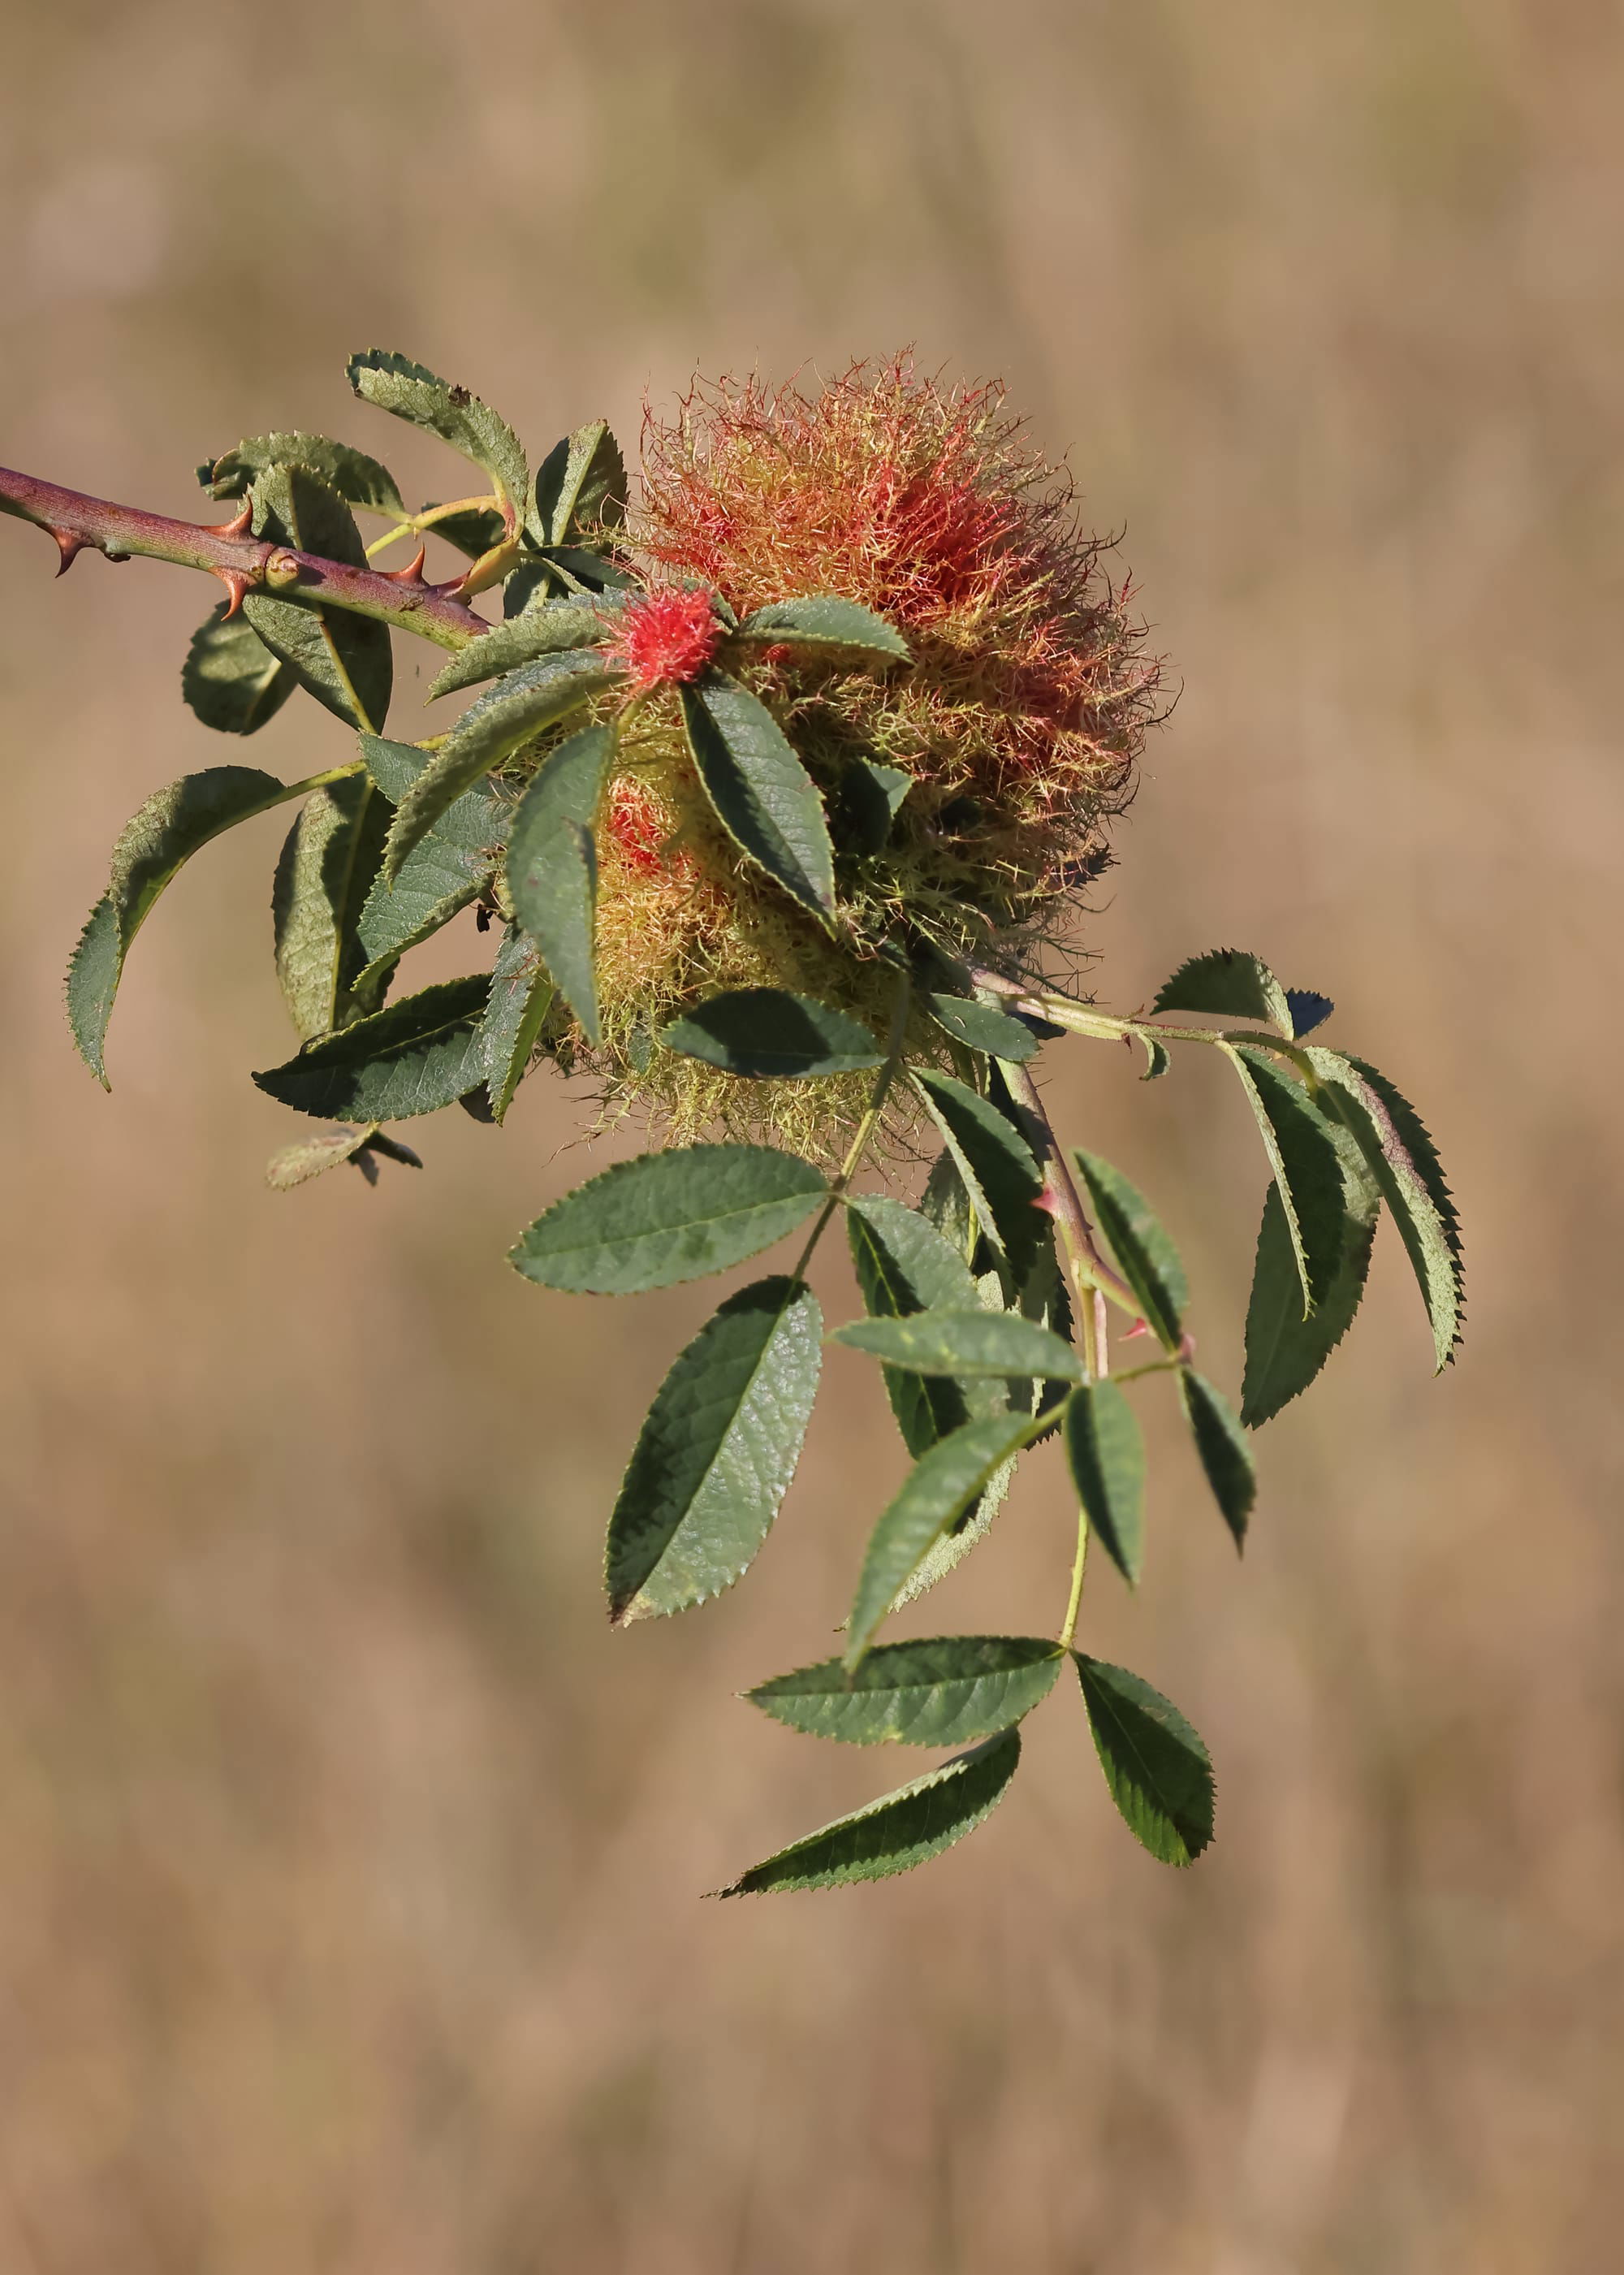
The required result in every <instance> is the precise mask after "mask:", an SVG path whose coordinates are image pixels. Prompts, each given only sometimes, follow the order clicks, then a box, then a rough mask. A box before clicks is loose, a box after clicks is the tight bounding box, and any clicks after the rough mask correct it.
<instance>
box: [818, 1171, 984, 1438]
mask: <svg viewBox="0 0 1624 2275" xmlns="http://www.w3.org/2000/svg"><path fill="white" fill-rule="evenodd" d="M846 1236H847V1239H848V1241H849V1243H850V1248H851V1260H852V1263H853V1264H854V1266H856V1268H857V1287H858V1289H859V1290H860V1292H861V1294H862V1297H863V1306H864V1309H865V1311H867V1312H868V1313H869V1314H870V1315H871V1317H872V1318H875V1319H903V1318H906V1317H907V1316H908V1315H909V1314H910V1312H915V1311H928V1310H933V1309H940V1310H943V1311H963V1310H966V1309H968V1308H969V1306H970V1305H971V1304H974V1303H975V1302H976V1301H977V1300H978V1299H977V1296H976V1283H975V1281H974V1280H973V1279H972V1278H971V1273H970V1267H969V1266H968V1265H967V1264H966V1263H965V1261H964V1258H963V1254H962V1252H961V1251H958V1250H957V1249H956V1248H955V1247H954V1246H953V1245H952V1243H950V1242H949V1241H948V1240H946V1239H944V1238H943V1236H942V1235H941V1234H940V1232H938V1231H937V1229H936V1228H935V1226H934V1225H933V1224H932V1223H931V1222H930V1221H929V1219H928V1218H926V1217H924V1216H921V1215H920V1214H919V1213H918V1211H917V1210H915V1209H910V1208H909V1207H907V1206H905V1205H904V1204H903V1202H902V1201H897V1200H892V1199H890V1198H888V1197H886V1196H884V1195H881V1194H867V1193H865V1194H859V1195H856V1196H854V1197H853V1198H851V1199H850V1201H849V1202H848V1203H847V1206H846ZM884 1379H885V1387H886V1395H887V1396H888V1398H889V1400H890V1402H891V1410H892V1412H893V1413H894V1414H895V1417H896V1423H897V1427H898V1429H899V1430H900V1431H901V1432H902V1433H903V1444H904V1445H905V1446H906V1447H907V1448H908V1450H909V1452H910V1454H913V1455H919V1454H922V1453H924V1451H925V1448H926V1447H927V1446H933V1445H934V1444H935V1443H936V1441H937V1440H938V1439H939V1438H945V1437H946V1436H947V1434H948V1432H949V1431H950V1430H956V1429H957V1428H958V1426H959V1425H960V1423H962V1422H968V1421H969V1420H970V1419H971V1416H972V1415H985V1414H992V1413H996V1412H997V1411H998V1410H1000V1409H1001V1406H1002V1405H1003V1399H1002V1397H1001V1394H1000V1391H999V1388H998V1387H997V1386H996V1385H995V1384H990V1383H987V1382H983V1381H973V1382H966V1381H950V1380H944V1379H942V1378H941V1377H940V1376H937V1375H919V1374H913V1373H910V1372H904V1371H903V1370H902V1369H901V1368H898V1367H889V1366H888V1367H887V1368H885V1370H884Z"/></svg>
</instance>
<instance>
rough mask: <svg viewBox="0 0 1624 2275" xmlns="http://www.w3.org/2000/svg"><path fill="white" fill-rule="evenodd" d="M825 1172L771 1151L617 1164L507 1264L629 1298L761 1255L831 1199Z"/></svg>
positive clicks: (527, 1237) (539, 1222)
mask: <svg viewBox="0 0 1624 2275" xmlns="http://www.w3.org/2000/svg"><path fill="white" fill-rule="evenodd" d="M826 1195H827V1185H826V1184H825V1183H824V1178H823V1175H822V1172H821V1171H820V1170H818V1169H815V1168H813V1167H812V1164H811V1162H810V1161H803V1160H801V1159H800V1158H799V1157H798V1155H797V1154H794V1153H780V1152H778V1151H777V1150H776V1148H774V1147H773V1146H771V1145H680V1146H675V1147H673V1148H671V1149H670V1150H669V1151H668V1152H666V1153H640V1154H639V1155H638V1157H637V1159H636V1160H631V1161H616V1163H615V1164H614V1166H613V1167H612V1168H608V1169H603V1170H601V1171H600V1172H599V1174H598V1175H596V1176H595V1177H591V1178H589V1179H588V1180H587V1182H586V1183H585V1184H584V1185H578V1186H577V1187H576V1190H574V1191H573V1192H572V1193H566V1194H565V1196H564V1198H563V1200H561V1201H555V1203H554V1205H553V1206H552V1207H551V1208H550V1209H548V1211H547V1213H546V1214H545V1215H544V1216H540V1217H538V1218H537V1219H536V1221H535V1222H534V1223H533V1225H532V1226H530V1228H529V1229H528V1230H527V1231H525V1233H523V1234H522V1235H521V1236H520V1237H519V1240H518V1242H517V1245H516V1246H515V1247H514V1249H513V1250H512V1251H511V1254H510V1258H509V1260H510V1263H511V1264H512V1265H513V1266H514V1267H515V1269H516V1270H517V1271H518V1272H521V1273H522V1274H524V1276H525V1279H527V1280H533V1281H536V1282H537V1283H538V1284H539V1285H540V1286H541V1287H543V1288H562V1289H569V1290H571V1291H573V1292H576V1293H578V1294H583V1295H593V1296H630V1295H636V1294H638V1293H640V1292H641V1291H642V1290H643V1289H648V1288H673V1287H676V1285H677V1284H678V1283H679V1281H684V1280H702V1279H704V1278H705V1276H706V1274H708V1273H712V1272H725V1271H726V1270H727V1269H728V1267H729V1266H730V1265H734V1264H743V1263H744V1261H745V1260H746V1259H747V1258H750V1257H752V1256H759V1254H760V1252H761V1251H762V1250H763V1249H764V1248H770V1247H771V1246H772V1245H773V1243H774V1241H776V1240H782V1238H783V1237H784V1236H785V1234H786V1233H790V1232H794V1231H795V1230H796V1229H797V1227H799V1226H801V1225H803V1224H804V1223H805V1221H806V1220H807V1219H808V1217H810V1216H811V1214H812V1211H813V1210H814V1209H815V1208H816V1207H818V1206H819V1204H820V1202H821V1201H822V1200H823V1199H824V1198H825V1197H826Z"/></svg>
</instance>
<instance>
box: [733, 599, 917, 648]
mask: <svg viewBox="0 0 1624 2275" xmlns="http://www.w3.org/2000/svg"><path fill="white" fill-rule="evenodd" d="M733 638H734V639H738V640H751V641H759V642H760V643H761V644H762V645H763V646H774V647H779V646H784V647H798V648H805V649H807V650H808V651H810V652H811V653H812V654H819V655H827V656H829V657H831V658H838V659H839V660H841V661H848V662H850V663H854V664H862V663H870V662H876V661H878V662H882V663H895V662H902V663H906V662H907V661H908V660H909V647H908V643H907V641H906V640H905V639H903V636H902V634H901V632H899V631H897V630H896V629H895V626H894V625H891V624H887V622H886V620H885V618H884V617H883V616H876V615H875V614H874V611H873V610H872V608H862V607H860V606H859V604H858V603H857V601H841V600H835V599H833V598H831V597H829V596H828V595H827V594H820V595H817V596H815V597H812V598H810V599H805V600H789V601H768V602H767V606H766V607H765V608H756V609H753V610H752V613H751V614H750V615H749V616H746V617H745V618H744V623H743V624H740V626H739V628H738V630H737V631H736V632H735V633H734V634H733Z"/></svg>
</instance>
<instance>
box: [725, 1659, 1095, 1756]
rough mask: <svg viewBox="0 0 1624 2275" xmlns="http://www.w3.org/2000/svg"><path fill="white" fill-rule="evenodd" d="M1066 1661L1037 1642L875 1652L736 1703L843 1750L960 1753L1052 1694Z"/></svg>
mask: <svg viewBox="0 0 1624 2275" xmlns="http://www.w3.org/2000/svg"><path fill="white" fill-rule="evenodd" d="M1065 1656H1066V1654H1065V1653H1064V1651H1061V1648H1060V1646H1059V1644H1054V1643H1049V1642H1046V1640H1045V1639H1044V1638H1043V1637H1042V1636H938V1637H936V1638H935V1639H934V1640H933V1641H931V1642H928V1643H888V1644H880V1645H878V1646H877V1648H876V1649H874V1650H873V1651H870V1652H869V1654H868V1656H867V1658H866V1659H865V1660H864V1661H863V1664H862V1665H861V1667H857V1668H856V1669H855V1670H854V1671H852V1672H850V1673H849V1672H848V1671H847V1669H846V1667H845V1666H844V1665H843V1664H842V1661H841V1660H840V1659H824V1660H822V1661H821V1662H820V1664H819V1665H818V1666H816V1667H801V1668H799V1669H797V1672H796V1673H795V1674H780V1675H776V1676H774V1679H773V1681H772V1682H761V1683H758V1684H757V1686H756V1688H755V1689H753V1690H747V1691H746V1692H745V1693H744V1696H745V1697H746V1698H748V1699H749V1701H750V1703H751V1704H752V1706H759V1708H760V1709H761V1711H762V1712H763V1713H764V1714H770V1715H771V1716H772V1717H773V1719H774V1721H775V1722H784V1723H787V1724H788V1725H789V1728H790V1729H792V1730H804V1731H805V1733H806V1734H807V1735H808V1736H809V1737H813V1738H839V1739H841V1740H842V1741H843V1742H844V1743H845V1744H847V1745H849V1746H879V1745H904V1746H963V1745H968V1744H970V1743H971V1741H972V1740H974V1739H977V1738H992V1737H996V1736H997V1735H998V1733H999V1732H1000V1731H1001V1730H1007V1729H1008V1728H1009V1727H1011V1725H1012V1724H1014V1723H1016V1722H1018V1721H1019V1720H1020V1719H1021V1718H1022V1716H1023V1714H1030V1713H1031V1710H1032V1708H1033V1707H1034V1706H1036V1705H1037V1704H1038V1703H1039V1700H1040V1699H1042V1698H1044V1697H1046V1696H1047V1695H1048V1693H1049V1692H1050V1691H1051V1690H1052V1689H1054V1682H1055V1679H1056V1677H1057V1676H1058V1675H1059V1674H1060V1670H1061V1663H1062V1661H1063V1660H1064V1659H1065Z"/></svg>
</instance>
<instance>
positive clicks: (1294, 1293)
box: [1241, 1122, 1381, 1430]
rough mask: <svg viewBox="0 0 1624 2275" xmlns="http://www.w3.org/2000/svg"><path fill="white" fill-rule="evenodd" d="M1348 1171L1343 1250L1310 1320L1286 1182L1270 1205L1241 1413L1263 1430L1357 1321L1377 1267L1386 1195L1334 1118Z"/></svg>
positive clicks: (1249, 1323) (1250, 1312)
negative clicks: (1284, 1194) (1284, 1195)
mask: <svg viewBox="0 0 1624 2275" xmlns="http://www.w3.org/2000/svg"><path fill="white" fill-rule="evenodd" d="M1330 1129H1331V1135H1332V1138H1333V1142H1334V1144H1335V1146H1336V1152H1337V1162H1338V1166H1339V1168H1340V1169H1341V1177H1342V1256H1341V1262H1340V1263H1339V1264H1338V1266H1337V1267H1336V1276H1335V1278H1334V1279H1333V1281H1332V1282H1331V1285H1330V1286H1329V1288H1328V1289H1326V1293H1325V1295H1324V1296H1323V1297H1322V1298H1321V1299H1320V1301H1319V1302H1318V1304H1316V1305H1315V1306H1314V1309H1313V1310H1312V1311H1311V1312H1310V1313H1309V1315H1308V1317H1307V1318H1306V1319H1304V1318H1303V1281H1302V1278H1301V1276H1300V1274H1299V1273H1298V1270H1297V1258H1296V1251H1295V1249H1294V1248H1293V1246H1292V1242H1291V1231H1290V1228H1289V1227H1288V1224H1287V1221H1286V1212H1285V1209H1284V1206H1282V1204H1281V1201H1280V1191H1279V1188H1278V1187H1277V1186H1274V1185H1271V1186H1270V1187H1269V1190H1268V1193H1267V1195H1266V1196H1265V1200H1264V1204H1263V1224H1262V1227H1261V1229H1260V1230H1259V1232H1258V1259H1257V1262H1256V1264H1255V1265H1254V1266H1253V1269H1252V1288H1251V1300H1250V1304H1248V1307H1247V1312H1246V1373H1245V1378H1244V1379H1243V1384H1242V1389H1241V1419H1242V1421H1243V1423H1244V1424H1245V1425H1246V1426H1247V1428H1248V1429H1251V1430H1256V1429H1258V1428H1260V1427H1261V1425H1263V1424H1264V1423H1265V1422H1267V1421H1269V1420H1271V1419H1272V1418H1273V1416H1275V1415H1276V1414H1278V1413H1279V1412H1280V1408H1281V1407H1282V1406H1284V1405H1285V1404H1286V1403H1287V1402H1288V1400H1290V1399H1293V1398H1295V1397H1296V1396H1297V1394H1298V1393H1299V1392H1301V1391H1303V1390H1306V1389H1307V1388H1308V1386H1309V1384H1310V1383H1311V1382H1312V1381H1313V1379H1314V1378H1315V1376H1316V1375H1317V1374H1318V1372H1319V1370H1320V1369H1321V1367H1322V1366H1324V1364H1325V1363H1326V1360H1327V1359H1328V1358H1329V1357H1330V1356H1331V1354H1332V1352H1333V1350H1334V1349H1336V1346H1337V1345H1338V1343H1340V1342H1341V1340H1342V1337H1343V1336H1344V1335H1345V1334H1347V1332H1348V1328H1349V1327H1350V1326H1352V1324H1353V1319H1354V1314H1355V1312H1356V1311H1357V1310H1358V1308H1359V1300H1360V1298H1361V1296H1363V1293H1364V1282H1365V1279H1366V1276H1367V1274H1369V1272H1370V1268H1371V1246H1372V1244H1373V1243H1374V1241H1375V1237H1376V1219H1377V1216H1378V1214H1379V1211H1380V1208H1381V1194H1380V1191H1379V1188H1378V1186H1377V1184H1376V1181H1375V1179H1374V1178H1373V1177H1372V1176H1371V1173H1370V1171H1369V1170H1368V1169H1367V1168H1366V1167H1365V1165H1364V1157H1363V1154H1362V1153H1360V1151H1359V1148H1358V1146H1357V1145H1356V1144H1355V1142H1354V1139H1353V1137H1352V1135H1351V1133H1350V1132H1349V1131H1348V1130H1345V1129H1344V1128H1343V1127H1342V1125H1341V1122H1332V1123H1331V1124H1330Z"/></svg>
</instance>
